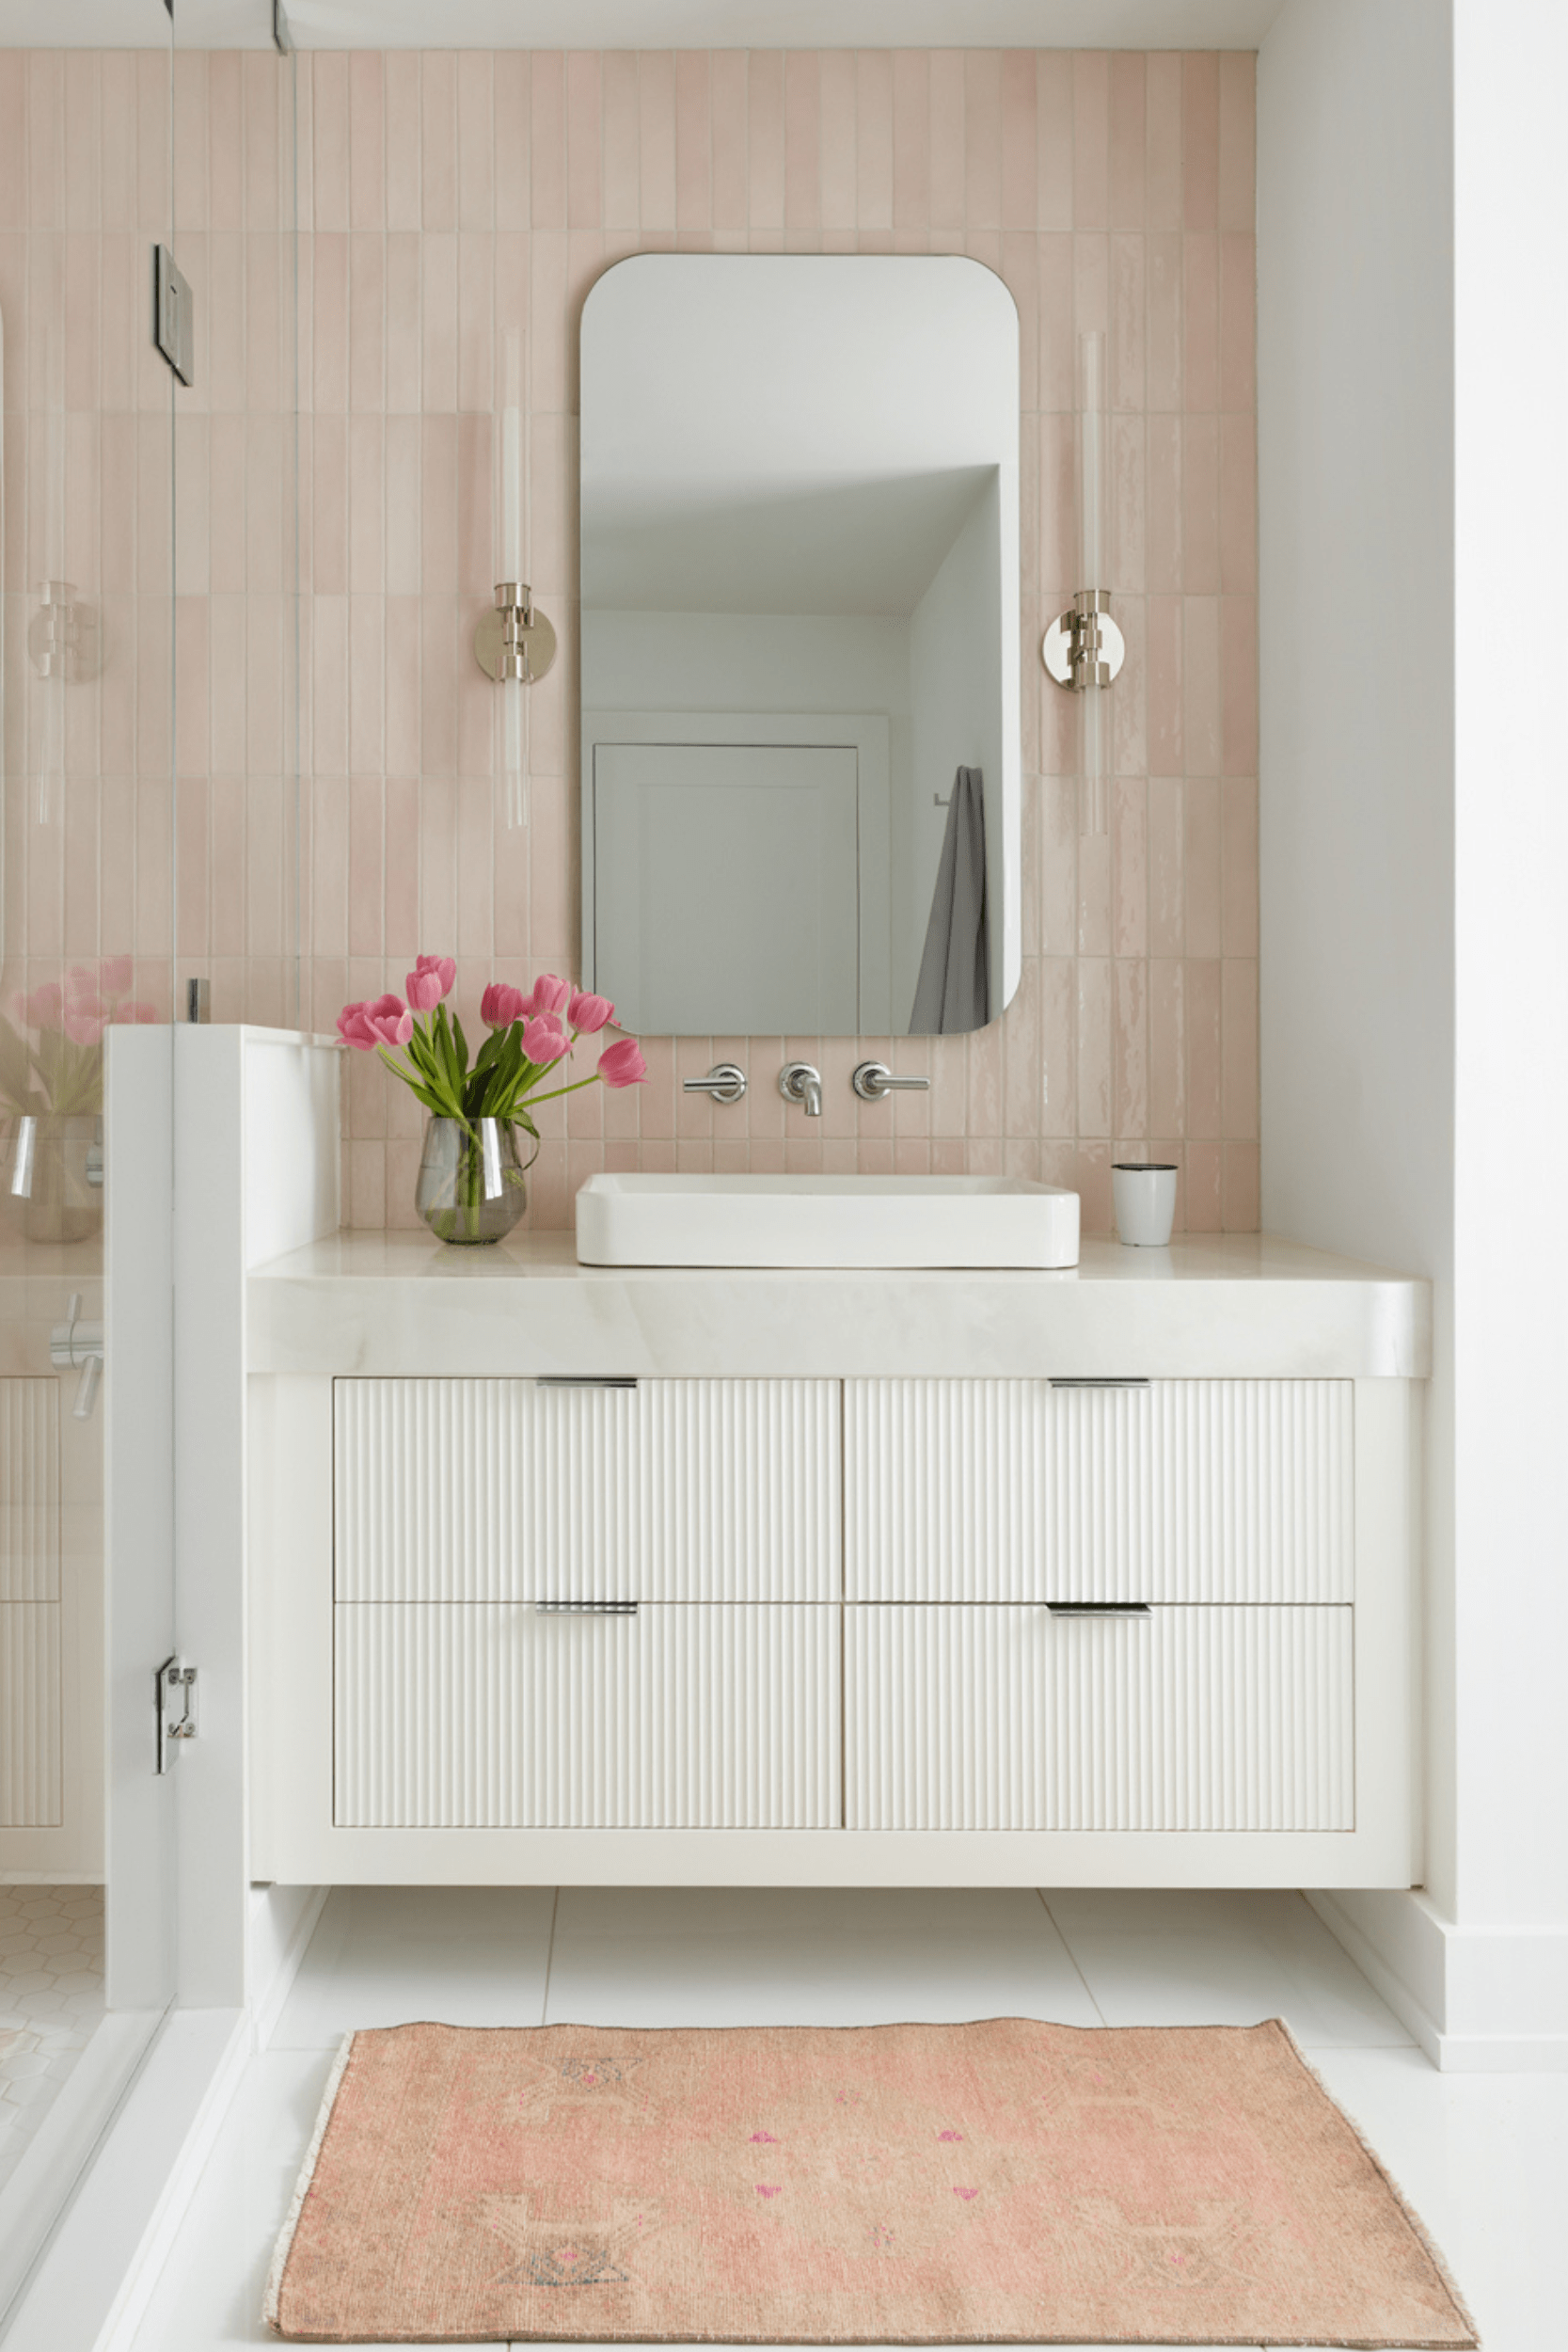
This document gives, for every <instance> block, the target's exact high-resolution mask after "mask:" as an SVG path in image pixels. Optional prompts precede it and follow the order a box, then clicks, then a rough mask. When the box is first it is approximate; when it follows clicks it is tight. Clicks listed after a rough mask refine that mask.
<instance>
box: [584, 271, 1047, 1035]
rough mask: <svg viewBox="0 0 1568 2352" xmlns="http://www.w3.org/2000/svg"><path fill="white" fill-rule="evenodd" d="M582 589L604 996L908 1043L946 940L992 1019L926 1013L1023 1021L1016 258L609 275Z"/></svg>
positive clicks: (982, 1011)
mask: <svg viewBox="0 0 1568 2352" xmlns="http://www.w3.org/2000/svg"><path fill="white" fill-rule="evenodd" d="M581 595H582V757H583V793H582V832H583V840H582V872H583V966H584V974H583V977H584V985H585V986H588V987H591V988H593V989H595V990H597V991H598V993H601V994H603V995H608V996H610V997H611V998H613V1000H614V1001H615V1003H616V1004H617V1005H618V1006H619V1008H620V1009H621V1013H622V1016H623V1018H624V1019H625V1020H626V1023H627V1025H629V1026H631V1027H634V1028H637V1029H640V1030H642V1031H644V1032H646V1033H650V1034H666V1035H668V1034H673V1035H692V1034H695V1035H711V1034H713V1033H715V1032H719V1033H722V1034H728V1035H756V1034H763V1035H773V1036H789V1035H794V1036H833V1035H847V1036H854V1035H872V1036H889V1035H892V1036H900V1035H906V1034H908V1033H909V1032H910V1030H911V1011H912V1009H913V1007H914V1003H915V993H916V983H917V978H918V977H919V976H920V973H921V969H922V963H923V959H924V958H925V957H926V956H927V950H928V947H929V950H930V952H931V953H932V954H933V955H935V956H937V957H938V958H939V960H940V958H941V957H942V956H950V957H951V958H952V959H954V961H955V963H956V965H957V966H958V967H960V968H961V967H962V965H963V963H964V961H965V959H966V958H967V960H968V965H969V968H970V969H971V970H972V971H977V973H978V985H977V988H976V989H975V991H974V997H975V999H976V1000H977V1002H976V1017H974V1018H971V1019H966V1020H962V1021H956V1020H952V1019H941V1018H931V1019H923V1020H922V1021H921V1022H920V1023H919V1024H918V1026H919V1028H920V1029H922V1030H931V1029H935V1028H938V1027H952V1026H972V1025H978V1020H979V1019H994V1018H995V1017H996V1016H997V1015H998V1014H999V1013H1000V1012H1001V1011H1002V1010H1003V1009H1004V1007H1005V1006H1006V1002H1007V1000H1008V998H1009V997H1010V996H1011V994H1012V993H1013V990H1014V989H1015V988H1016V986H1017V984H1018V977H1019V966H1020V954H1021V945H1020V915H1019V907H1020V883H1019V833H1020V818H1019V803H1020V781H1019V770H1020V751H1019V718H1018V711H1019V680H1018V637H1019V627H1018V316H1017V312H1016V310H1014V307H1013V302H1012V297H1011V296H1010V294H1008V293H1007V291H1006V287H1005V286H1004V285H1003V283H1002V281H1001V279H1000V278H996V277H994V276H993V275H992V274H991V272H990V271H989V270H987V269H985V268H983V267H982V266H981V265H980V264H979V263H978V262H971V261H966V260H961V259H958V258H949V257H927V256H919V257H916V256H897V257H893V256H881V255H863V254H857V255H782V254H779V255H773V254H768V255H738V254H737V255H730V254H722V255H715V254H642V255H639V256H638V257H636V258H635V259H633V260H631V261H627V262H621V263H620V264H619V265H618V266H617V267H615V268H613V269H611V270H610V271H609V272H608V273H607V274H606V276H605V277H604V278H601V279H600V280H599V282H598V284H597V285H596V286H595V287H594V291H593V293H592V294H591V295H590V296H589V298H588V301H587V304H586V306H585V309H584V312H583V323H582V571H581ZM960 769H962V770H967V771H970V775H971V777H972V778H976V779H977V782H975V783H974V784H973V785H965V786H964V787H960V794H959V801H960V804H959V806H958V809H955V808H954V807H953V806H952V803H953V799H954V793H955V779H956V777H957V775H958V771H959V770H960ZM966 794H968V795H969V796H970V800H969V803H968V804H966V803H965V795H966ZM956 831H957V832H959V834H960V837H959V838H958V841H957V843H956V845H955V847H954V849H953V850H952V853H951V856H950V860H949V865H950V867H952V868H956V876H957V879H956V882H955V880H954V875H953V872H952V871H950V872H949V874H948V877H947V879H946V881H945V882H944V880H943V874H942V865H943V845H944V838H945V837H946V836H947V835H948V834H950V833H953V832H956ZM966 857H967V859H968V866H967V869H966V863H965V861H966ZM951 1001H952V999H951V998H950V999H949V1002H951ZM922 1002H923V1004H924V1003H925V1002H927V997H926V996H925V995H923V998H922Z"/></svg>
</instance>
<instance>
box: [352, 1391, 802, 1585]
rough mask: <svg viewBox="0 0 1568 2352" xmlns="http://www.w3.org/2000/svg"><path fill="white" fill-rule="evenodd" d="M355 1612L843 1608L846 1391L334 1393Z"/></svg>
mask: <svg viewBox="0 0 1568 2352" xmlns="http://www.w3.org/2000/svg"><path fill="white" fill-rule="evenodd" d="M334 1397H335V1454H336V1459H335V1468H334V1488H335V1518H336V1570H335V1583H336V1593H337V1597H338V1599H339V1600H340V1601H412V1600H427V1601H478V1600H497V1601H499V1600H520V1599H528V1600H536V1599H537V1600H641V1601H654V1600H681V1601H689V1600H746V1601H781V1600H791V1601H800V1600H822V1601H826V1600H836V1599H837V1598H838V1596H839V1591H840V1512H839V1406H838V1384H837V1382H836V1381H831V1380H648V1381H642V1382H641V1383H640V1384H635V1385H632V1386H629V1387H627V1386H622V1387H613V1386H605V1385H596V1384H587V1385H582V1386H569V1387H551V1386H547V1385H544V1384H540V1383H537V1382H535V1381H532V1380H340V1381H338V1382H337V1383H336V1384H335V1390H334Z"/></svg>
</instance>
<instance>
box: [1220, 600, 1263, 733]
mask: <svg viewBox="0 0 1568 2352" xmlns="http://www.w3.org/2000/svg"><path fill="white" fill-rule="evenodd" d="M1219 615H1220V618H1219V628H1220V671H1221V693H1222V707H1221V754H1220V767H1221V770H1222V771H1223V772H1224V773H1225V774H1226V775H1227V776H1238V775H1240V776H1248V775H1256V774H1257V772H1258V599H1257V597H1256V596H1224V597H1222V598H1221V600H1220V607H1219Z"/></svg>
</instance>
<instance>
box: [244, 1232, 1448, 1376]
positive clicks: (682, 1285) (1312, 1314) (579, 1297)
mask: <svg viewBox="0 0 1568 2352" xmlns="http://www.w3.org/2000/svg"><path fill="white" fill-rule="evenodd" d="M247 1323H248V1333H247V1346H246V1359H247V1362H248V1364H249V1368H250V1370H251V1371H252V1372H253V1373H300V1374H316V1375H338V1374H346V1373H361V1374H369V1375H382V1376H385V1377H390V1378H396V1377H410V1376H414V1375H427V1376H431V1377H443V1378H453V1377H458V1378H460V1377H465V1376H467V1377H470V1378H503V1377H509V1376H516V1377H533V1376H537V1375H552V1374H553V1375H557V1376H563V1375H564V1376H570V1375H578V1376H582V1377H589V1378H593V1377H601V1378H602V1377H612V1376H619V1377H621V1378H626V1377H630V1376H634V1375H635V1376H637V1377H641V1378H648V1379H653V1378H659V1377H662V1378H666V1379H679V1378H686V1379H696V1378H709V1379H721V1378H730V1379H759V1378H766V1377H768V1376H770V1375H771V1376H775V1377H796V1378H803V1379H838V1378H852V1377H856V1376H860V1377H870V1376H876V1375H883V1376H887V1375H897V1374H900V1373H903V1374H909V1375H945V1376H947V1377H949V1378H955V1379H986V1378H991V1379H1042V1378H1047V1377H1055V1378H1063V1377H1068V1378H1070V1377H1074V1376H1076V1377H1078V1378H1097V1377H1098V1378H1117V1377H1121V1378H1129V1377H1137V1376H1140V1375H1141V1376H1144V1377H1148V1378H1162V1377H1163V1378H1179V1377H1183V1376H1184V1377H1187V1378H1210V1379H1225V1378H1235V1379H1267V1378H1271V1377H1272V1378H1275V1379H1280V1378H1288V1377H1308V1378H1311V1377H1316V1378H1380V1377H1381V1378H1391V1379H1419V1378H1424V1377H1425V1375H1427V1373H1428V1372H1429V1371H1430V1369H1431V1357H1432V1337H1431V1327H1432V1310H1431V1288H1430V1285H1429V1284H1428V1283H1427V1282H1425V1281H1423V1280H1421V1279H1418V1278H1415V1277H1411V1276H1408V1275H1400V1274H1393V1273H1389V1272H1388V1271H1386V1269H1385V1268H1383V1267H1380V1266H1371V1265H1363V1264H1360V1263H1357V1262H1356V1261H1354V1260H1353V1259H1348V1258H1337V1257H1334V1256H1332V1255H1330V1254H1329V1253H1328V1252H1327V1251H1324V1250H1319V1249H1307V1248H1303V1247H1302V1246H1301V1245H1300V1244H1298V1243H1295V1242H1289V1241H1279V1240H1276V1239H1275V1238H1274V1237H1272V1236H1271V1235H1267V1234H1257V1233H1230V1234H1224V1235H1221V1234H1193V1235H1187V1236H1180V1237H1179V1238H1177V1239H1176V1240H1174V1241H1173V1242H1172V1243H1171V1244H1170V1246H1169V1248H1165V1249H1128V1248H1123V1247H1122V1246H1121V1244H1120V1243H1119V1242H1116V1241H1107V1240H1103V1239H1097V1238H1089V1239H1087V1240H1085V1243H1084V1247H1083V1257H1082V1261H1081V1263H1079V1264H1078V1265H1076V1266H1073V1267H1069V1268H1068V1269H1066V1270H1064V1271H1062V1272H1053V1273H1042V1272H1034V1271H1030V1272H1019V1271H1016V1270H1006V1269H998V1270H996V1271H986V1272H970V1271H964V1272H956V1271H947V1270H939V1271H932V1272H927V1271H898V1272H882V1271H878V1272H861V1271H853V1270H847V1271H846V1270H837V1269H832V1268H821V1269H814V1270H812V1271H809V1272H800V1271H793V1270H780V1269H772V1268H769V1269H752V1268H734V1269H730V1268H715V1267H685V1266H583V1265H578V1262H577V1257H576V1245H575V1241H574V1238H573V1236H572V1234H570V1233H566V1232H561V1233H541V1234H537V1235H531V1236H524V1237H517V1236H514V1237H513V1238H512V1239H511V1240H510V1241H505V1242H500V1243H498V1244H496V1245H495V1246H494V1247H492V1248H477V1249H458V1248H449V1247H447V1246H446V1245H444V1244H442V1243H440V1242H437V1241H435V1240H433V1239H431V1238H430V1237H429V1236H428V1235H426V1234H424V1233H419V1232H342V1233H338V1234H336V1235H334V1236H333V1237H332V1238H331V1239H329V1240H325V1241H320V1242H316V1243H313V1244H311V1246H310V1247H309V1248H305V1249H296V1250H293V1251H291V1252H290V1253H289V1254H288V1255H287V1256H286V1257H281V1258H275V1259H273V1260H272V1261H271V1262H270V1263H267V1264H265V1265H262V1266H260V1267H258V1268H255V1269H253V1270H252V1273H251V1275H250V1279H249V1281H248V1284H247Z"/></svg>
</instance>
